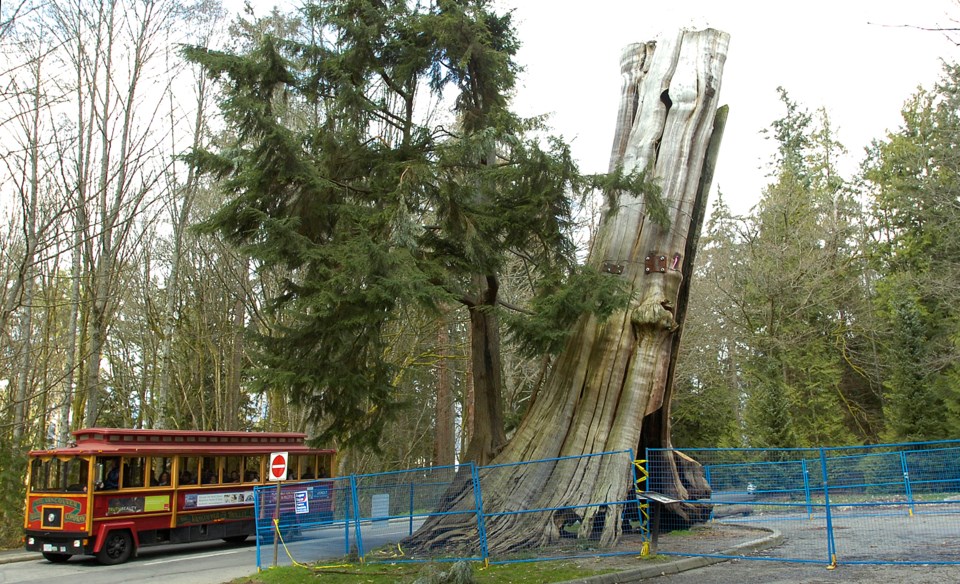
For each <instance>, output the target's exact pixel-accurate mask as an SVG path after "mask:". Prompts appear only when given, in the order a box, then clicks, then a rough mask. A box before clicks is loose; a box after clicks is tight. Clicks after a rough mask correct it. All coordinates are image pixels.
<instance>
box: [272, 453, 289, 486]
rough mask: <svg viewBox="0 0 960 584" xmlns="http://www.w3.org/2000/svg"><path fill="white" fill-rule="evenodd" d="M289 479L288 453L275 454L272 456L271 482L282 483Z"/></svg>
mask: <svg viewBox="0 0 960 584" xmlns="http://www.w3.org/2000/svg"><path fill="white" fill-rule="evenodd" d="M285 478H287V453H286V452H273V453H271V454H270V480H271V481H282V480H283V479H285Z"/></svg>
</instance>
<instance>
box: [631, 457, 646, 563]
mask: <svg viewBox="0 0 960 584" xmlns="http://www.w3.org/2000/svg"><path fill="white" fill-rule="evenodd" d="M646 462H647V461H646V460H634V461H633V466H634V467H636V469H637V470H638V471H640V472H639V473H638V476H637V482H636V488H637V491H638V492H642V491H645V490H646V489H644V488H643V483H645V482H646V481H647V479H648V478H649V477H650V474H649V473H648V472H647V467H646V466H644V465H645V464H646ZM640 522H641V523H640V524H641V528H640V533H642V534H643V536H642V537H643V544H642V545H641V546H640V557H644V558H645V557H647V556H649V555H650V531H649V529H650V504H649V503H640Z"/></svg>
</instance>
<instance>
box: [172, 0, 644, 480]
mask: <svg viewBox="0 0 960 584" xmlns="http://www.w3.org/2000/svg"><path fill="white" fill-rule="evenodd" d="M301 19H302V20H301V22H300V26H299V28H297V29H296V30H295V31H291V32H290V34H286V35H284V36H283V37H282V38H281V37H278V36H273V35H264V36H263V37H262V38H261V39H256V40H255V41H254V42H252V43H251V47H252V48H250V50H248V51H246V52H244V53H243V54H230V53H225V52H215V51H210V50H206V49H204V48H200V47H193V48H188V49H186V51H185V52H186V55H187V57H188V58H189V59H191V60H193V61H195V62H197V63H200V64H201V65H202V66H203V67H204V68H205V69H206V70H207V72H208V73H209V74H210V75H212V76H214V77H217V78H218V79H220V80H221V81H222V87H223V90H224V99H223V101H222V103H221V108H222V111H223V115H224V117H225V120H226V122H227V124H228V126H229V128H230V129H231V130H232V131H233V132H234V133H235V135H236V144H235V146H232V147H229V148H224V149H221V150H219V151H216V152H209V151H207V152H200V151H198V152H195V154H194V156H193V160H194V162H195V163H196V164H197V165H199V166H200V167H202V168H203V169H205V170H206V171H207V172H210V173H212V174H214V175H215V176H217V177H219V178H221V179H222V181H221V184H222V187H223V188H224V189H225V190H226V191H227V192H228V193H229V195H230V197H231V200H230V202H229V203H228V204H227V205H225V206H224V207H223V208H222V209H221V210H220V211H219V212H218V213H216V214H215V215H214V216H213V217H212V218H211V219H210V220H209V222H208V224H207V226H208V228H209V229H215V230H219V231H220V232H221V233H223V234H225V235H226V236H227V237H228V238H229V239H230V240H232V241H233V242H235V243H237V244H240V245H242V246H243V248H244V249H245V250H246V252H247V253H249V254H250V255H251V256H252V257H253V258H255V259H256V260H257V261H258V262H259V263H260V265H263V266H282V267H283V268H284V269H286V270H288V271H289V274H290V275H289V278H288V279H287V280H286V281H285V283H284V285H283V289H282V290H281V291H280V292H279V293H278V294H277V295H276V297H274V298H273V299H272V300H273V304H272V307H273V309H274V310H275V311H276V313H277V314H282V315H283V318H282V319H278V320H276V323H277V324H276V325H275V326H274V327H273V329H272V330H270V331H269V332H268V333H266V334H262V335H260V336H259V339H258V340H259V343H260V346H261V348H262V351H261V354H260V362H259V363H260V367H259V368H258V370H257V374H258V380H259V383H260V384H261V386H262V387H276V388H283V389H284V390H285V391H287V392H288V395H289V397H290V398H291V399H292V400H293V401H294V402H295V403H298V404H302V405H304V406H306V408H307V409H308V411H309V415H310V419H311V421H312V422H313V423H315V424H316V425H317V426H318V427H319V428H321V430H322V431H321V432H320V433H319V435H318V439H320V440H327V439H331V438H340V439H343V440H345V441H346V443H347V444H360V445H375V444H377V442H378V441H379V438H380V432H381V431H382V428H383V424H384V422H385V421H386V420H388V419H389V418H390V416H391V415H392V414H394V413H396V411H397V406H398V405H399V403H398V402H399V401H400V400H399V399H398V394H397V393H396V392H395V390H394V387H393V380H394V379H395V371H394V369H395V367H396V366H397V363H396V362H394V361H391V359H390V356H389V351H388V340H387V339H386V338H385V336H384V331H385V330H388V329H389V328H390V325H391V323H392V322H394V321H396V320H397V319H402V318H404V316H405V314H406V311H409V310H411V309H413V308H415V307H416V308H418V309H420V310H432V311H436V310H437V309H438V307H440V306H442V305H444V304H445V303H459V305H461V306H462V307H464V308H465V309H466V310H467V311H468V312H469V315H470V322H471V343H472V348H471V358H472V361H473V368H472V370H473V375H474V378H473V386H474V392H475V396H476V398H475V399H476V404H475V411H476V414H475V415H476V419H475V421H474V432H473V440H472V442H471V445H470V446H469V447H468V452H467V457H468V458H472V459H474V460H478V461H481V462H484V461H487V460H489V459H490V458H491V457H492V456H493V455H494V454H495V453H496V452H497V451H498V450H499V449H500V448H501V447H502V445H503V443H504V441H505V435H504V432H503V413H502V406H501V403H500V395H501V385H502V373H501V362H500V350H501V349H500V344H501V341H500V323H499V316H500V311H501V309H502V303H501V302H500V299H499V289H500V285H501V281H500V273H501V271H502V270H503V268H504V265H505V262H507V261H508V260H513V259H514V258H519V259H520V261H522V262H523V263H524V264H525V265H526V267H527V269H529V270H530V271H531V273H534V274H536V275H537V279H538V281H539V282H540V286H539V288H538V290H537V293H538V294H539V295H540V296H541V300H540V301H539V304H538V306H539V307H541V308H543V309H544V310H543V311H542V312H541V315H540V318H539V319H537V320H535V321H533V324H531V325H527V326H522V325H521V324H520V321H519V320H517V321H516V322H515V323H512V324H515V326H514V329H515V334H516V335H517V338H518V340H522V341H523V342H524V344H525V346H527V347H530V348H533V349H535V350H549V349H550V348H555V347H556V346H558V345H559V343H560V342H562V340H563V333H562V331H564V330H565V328H566V325H567V324H569V323H570V322H571V320H572V319H573V318H576V317H578V316H579V315H580V314H581V313H582V312H584V311H585V310H593V311H597V312H600V313H604V312H606V311H609V310H610V309H611V308H612V307H613V306H614V305H615V303H616V302H619V301H621V300H622V299H621V298H620V295H619V294H617V284H616V282H615V281H613V280H611V279H602V278H599V277H598V275H597V274H596V273H592V272H590V271H588V270H586V269H583V268H580V267H577V265H576V262H575V257H574V251H575V250H574V248H573V246H572V244H571V239H570V236H571V229H572V222H571V199H570V198H569V196H568V195H569V194H570V192H571V191H573V192H583V191H584V190H585V189H586V188H588V187H589V186H591V185H592V183H591V181H590V180H588V179H587V178H585V177H583V176H581V175H580V174H579V172H578V171H577V168H576V166H575V164H574V163H573V161H572V159H571V157H570V153H569V149H568V148H567V146H566V145H565V144H564V143H562V142H561V141H559V140H555V139H550V140H548V141H546V142H545V145H543V146H542V145H541V142H540V141H539V140H538V139H537V136H536V134H534V132H535V131H540V130H542V126H541V123H540V121H539V120H523V119H520V118H518V117H516V116H515V115H514V114H512V113H511V111H510V110H509V107H508V96H509V93H510V91H511V90H512V88H513V86H514V82H515V75H516V70H517V68H516V65H515V64H514V62H513V60H512V57H513V55H514V53H515V52H516V49H517V46H518V43H517V40H516V38H515V36H514V32H513V28H512V22H511V17H510V15H509V14H506V15H498V14H496V13H495V12H494V11H493V9H492V3H491V2H489V1H488V0H438V1H437V2H433V3H430V4H428V5H421V4H411V3H409V2H405V1H402V0H389V1H377V0H331V1H328V2H321V3H310V4H308V5H307V6H305V7H304V8H303V10H302V12H301ZM451 104H452V112H450V113H451V114H452V115H447V116H443V115H441V114H440V113H438V112H440V111H442V110H443V108H444V107H446V106H448V105H451ZM600 182H603V183H604V184H606V185H611V186H617V187H619V188H623V189H625V190H630V191H632V192H641V191H642V190H644V189H646V190H649V189H648V188H647V187H646V186H645V182H644V181H643V177H642V175H636V176H628V177H624V176H622V175H620V174H619V173H613V174H612V175H611V177H609V178H608V179H605V180H603V181H600V180H599V179H598V181H597V183H600ZM571 284H574V285H577V286H578V292H577V293H569V292H567V290H568V289H569V286H570V285H571ZM547 309H549V310H547Z"/></svg>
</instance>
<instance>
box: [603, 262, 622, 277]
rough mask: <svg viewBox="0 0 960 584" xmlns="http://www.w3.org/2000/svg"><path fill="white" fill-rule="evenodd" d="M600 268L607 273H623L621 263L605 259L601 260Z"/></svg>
mask: <svg viewBox="0 0 960 584" xmlns="http://www.w3.org/2000/svg"><path fill="white" fill-rule="evenodd" d="M601 269H603V271H604V272H607V273H608V274H616V275H620V274H622V273H623V264H622V263H618V262H611V261H609V260H607V261H605V262H603V266H601Z"/></svg>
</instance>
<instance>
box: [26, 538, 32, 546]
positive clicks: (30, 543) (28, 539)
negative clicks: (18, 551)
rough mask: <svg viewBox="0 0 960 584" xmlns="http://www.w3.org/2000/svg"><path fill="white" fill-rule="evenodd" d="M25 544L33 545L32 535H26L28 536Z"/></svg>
mask: <svg viewBox="0 0 960 584" xmlns="http://www.w3.org/2000/svg"><path fill="white" fill-rule="evenodd" d="M27 544H28V545H33V538H32V537H28V538H27Z"/></svg>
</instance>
